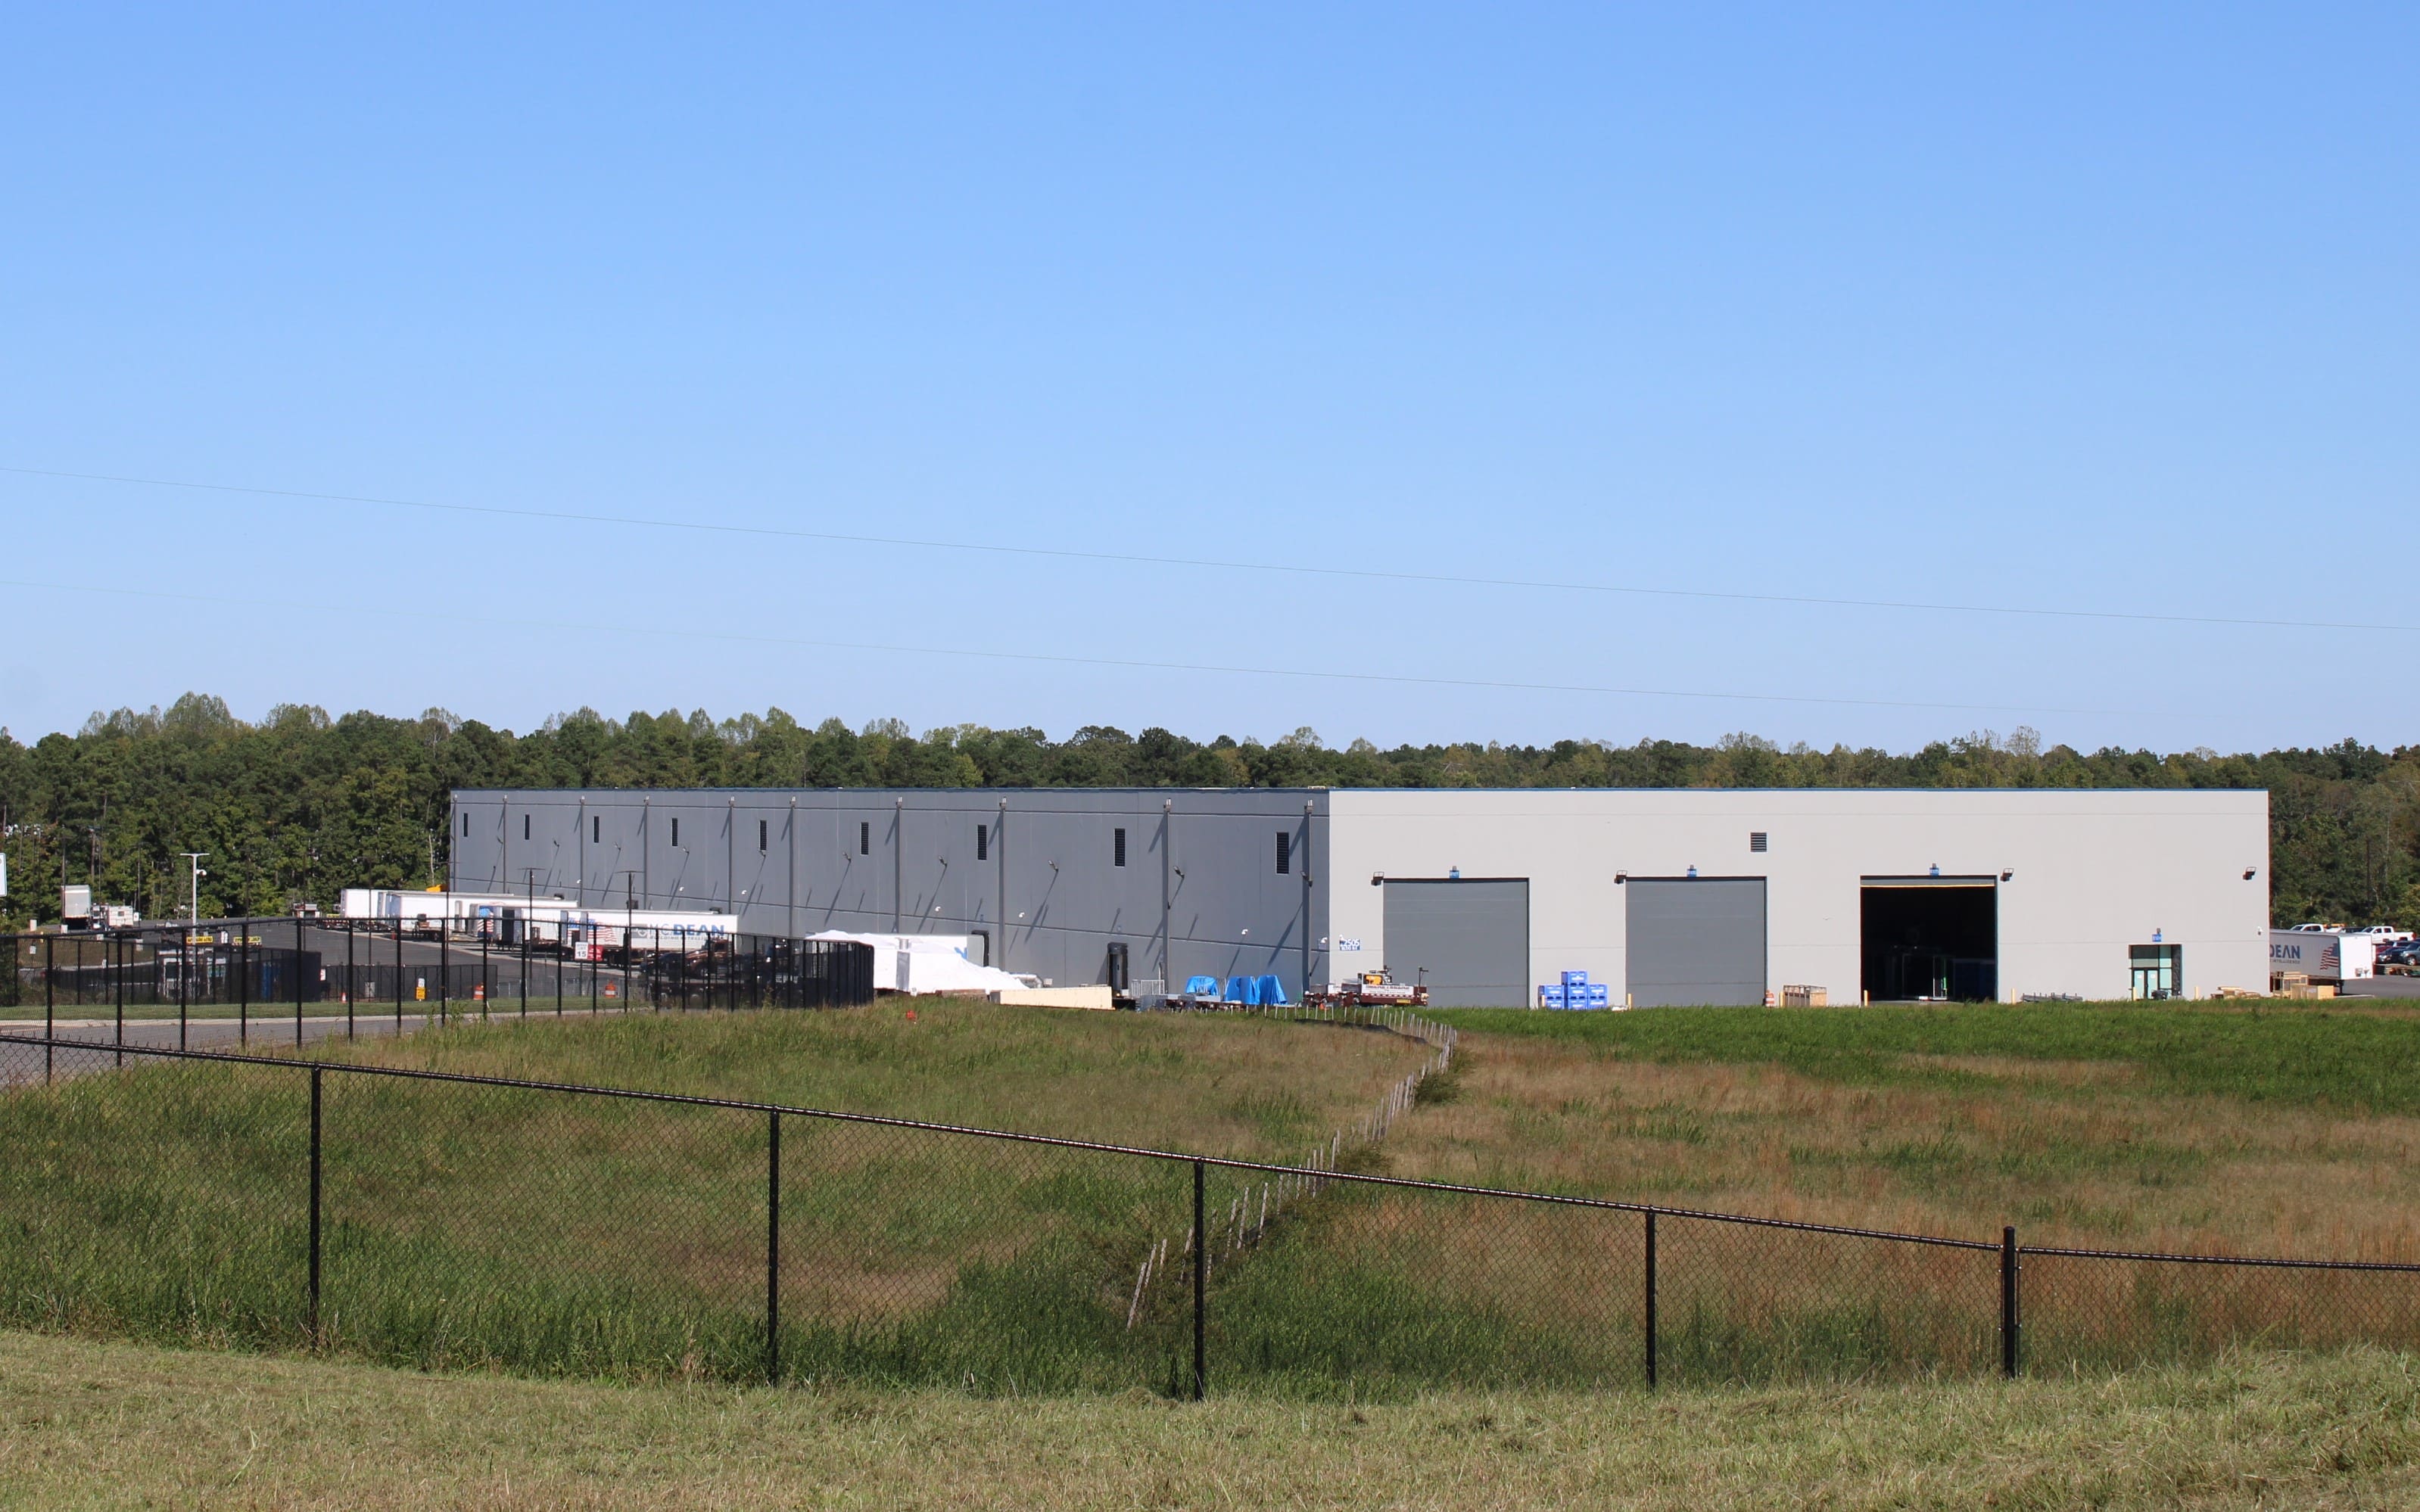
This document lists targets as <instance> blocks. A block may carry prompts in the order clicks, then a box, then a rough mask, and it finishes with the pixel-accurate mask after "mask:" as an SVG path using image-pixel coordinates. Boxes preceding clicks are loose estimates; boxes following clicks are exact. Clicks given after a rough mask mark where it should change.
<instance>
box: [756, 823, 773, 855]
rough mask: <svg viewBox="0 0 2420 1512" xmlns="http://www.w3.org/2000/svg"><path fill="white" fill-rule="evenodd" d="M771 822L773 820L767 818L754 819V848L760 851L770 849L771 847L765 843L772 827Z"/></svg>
mask: <svg viewBox="0 0 2420 1512" xmlns="http://www.w3.org/2000/svg"><path fill="white" fill-rule="evenodd" d="M772 823H773V822H772V821H771V820H769V819H759V820H757V821H756V848H757V849H758V850H760V851H764V850H770V849H771V848H772V847H771V846H770V845H769V844H768V843H767V841H768V838H769V837H770V836H771V834H772V829H771V827H770V826H771V825H772Z"/></svg>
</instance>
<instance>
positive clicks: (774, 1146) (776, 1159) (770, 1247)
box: [765, 1110, 782, 1386]
mask: <svg viewBox="0 0 2420 1512" xmlns="http://www.w3.org/2000/svg"><path fill="white" fill-rule="evenodd" d="M765 1120H766V1121H765V1380H766V1382H767V1384H768V1385H776V1386H778V1385H780V1384H781V1383H782V1115H781V1113H780V1112H779V1111H778V1110H776V1111H775V1112H772V1113H768V1114H767V1115H766V1116H765Z"/></svg>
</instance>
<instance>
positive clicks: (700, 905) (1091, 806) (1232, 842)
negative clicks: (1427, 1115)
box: [452, 788, 1326, 995]
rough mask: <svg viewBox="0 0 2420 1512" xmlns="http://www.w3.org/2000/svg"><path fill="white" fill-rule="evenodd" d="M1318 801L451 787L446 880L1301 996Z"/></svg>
mask: <svg viewBox="0 0 2420 1512" xmlns="http://www.w3.org/2000/svg"><path fill="white" fill-rule="evenodd" d="M1325 796H1326V795H1324V794H1312V793H1306V792H1303V791H1301V790H1265V791H1249V790H1248V791H1234V790H1224V789H1220V790H1189V789H1187V790H1173V791H1171V790H1170V789H1165V788H1019V789H1012V790H1000V789H990V790H978V789H939V790H932V789H919V790H907V791H887V790H886V791H874V790H865V789H842V790H831V789H801V790H799V791H796V792H791V791H787V790H777V789H761V788H746V789H696V790H651V791H644V792H643V791H636V790H623V789H609V790H597V789H591V790H586V791H562V790H530V789H516V790H501V791H500V790H492V789H491V790H465V791H461V792H458V793H457V794H456V795H454V821H453V822H454V841H453V844H454V850H453V856H454V859H453V868H452V879H453V886H454V887H457V888H460V889H463V890H480V891H495V892H524V891H526V892H528V893H531V894H533V895H535V897H536V898H538V899H540V900H544V899H549V898H553V897H556V896H561V897H563V898H564V899H566V900H567V901H570V902H574V903H586V904H589V905H591V906H614V905H620V904H623V903H626V902H629V901H633V900H635V902H636V904H637V906H639V907H643V908H649V907H652V908H685V909H688V908H693V909H696V910H699V911H700V912H706V911H712V912H719V913H724V914H737V916H739V928H740V929H741V930H742V931H743V932H746V933H759V934H779V935H786V936H789V937H792V938H797V937H801V936H804V935H808V934H813V933H816V932H818V931H822V930H830V929H843V930H852V931H862V932H873V933H910V934H914V933H923V934H966V935H970V936H972V937H973V939H974V942H975V943H974V947H973V949H972V950H971V951H970V954H973V955H974V956H976V957H977V958H978V959H985V958H987V962H988V964H992V965H997V966H1001V967H1002V968H1004V969H1006V970H1010V971H1016V972H1021V973H1030V974H1032V975H1035V976H1040V977H1046V978H1048V979H1050V980H1052V981H1054V982H1058V983H1061V984H1070V983H1078V982H1097V981H1109V980H1113V979H1114V977H1116V976H1117V975H1118V974H1119V973H1120V972H1121V971H1123V973H1124V974H1125V976H1126V977H1127V978H1128V979H1129V980H1144V979H1150V978H1161V979H1172V980H1173V981H1174V982H1175V983H1176V984H1177V985H1179V986H1181V985H1182V984H1183V982H1184V980H1185V979H1186V978H1187V977H1188V976H1194V975H1203V976H1215V977H1218V978H1219V979H1221V980H1225V979H1226V978H1229V977H1234V976H1244V975H1250V976H1261V975H1269V976H1275V977H1278V978H1280V980H1283V981H1284V982H1285V983H1286V989H1287V991H1288V992H1289V993H1291V994H1295V995H1299V994H1300V992H1301V990H1302V984H1303V982H1304V981H1306V980H1321V979H1319V977H1318V973H1321V972H1323V971H1325V970H1326V952H1325V949H1324V948H1323V945H1322V943H1321V942H1320V936H1322V935H1324V934H1325V933H1326V929H1325V926H1324V925H1320V924H1317V923H1316V922H1315V921H1314V919H1313V918H1312V915H1313V911H1314V909H1315V908H1316V907H1317V905H1318V902H1319V896H1318V888H1317V886H1316V882H1317V877H1318V874H1319V872H1320V864H1319V863H1320V855H1319V851H1320V845H1321V841H1322V837H1323V835H1324V831H1325V825H1324V824H1320V823H1315V822H1314V817H1315V814H1316V811H1317V810H1319V809H1320V808H1321V807H1322V806H1323V803H1322V800H1323V799H1324V798H1325ZM1113 947H1115V948H1118V952H1113V949H1112V948H1113ZM1119 953H1122V955H1123V961H1124V964H1123V966H1121V965H1120V964H1118V961H1119Z"/></svg>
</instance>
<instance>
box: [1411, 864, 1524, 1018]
mask: <svg viewBox="0 0 2420 1512" xmlns="http://www.w3.org/2000/svg"><path fill="white" fill-rule="evenodd" d="M1386 896H1387V955H1388V965H1389V966H1390V967H1392V969H1393V970H1394V972H1395V973H1396V975H1397V976H1399V977H1400V978H1402V980H1404V981H1416V982H1420V983H1422V984H1424V985H1426V986H1427V988H1428V990H1429V1001H1430V1002H1431V1003H1433V1004H1435V1006H1437V1007H1439V1008H1501V1007H1503V1006H1504V1005H1505V1004H1507V1003H1520V1002H1527V1001H1528V997H1529V988H1528V977H1529V880H1528V878H1527V877H1467V878H1452V879H1445V880H1439V879H1436V878H1424V879H1412V878H1404V879H1401V880H1390V881H1388V883H1387V884H1386Z"/></svg>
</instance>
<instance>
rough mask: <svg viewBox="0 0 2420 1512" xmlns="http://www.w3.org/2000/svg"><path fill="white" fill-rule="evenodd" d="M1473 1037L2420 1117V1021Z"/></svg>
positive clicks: (1629, 1015)
mask: <svg viewBox="0 0 2420 1512" xmlns="http://www.w3.org/2000/svg"><path fill="white" fill-rule="evenodd" d="M1435 1016H1436V1017H1437V1018H1440V1019H1442V1020H1444V1021H1446V1022H1448V1023H1450V1024H1454V1025H1457V1026H1461V1027H1463V1028H1466V1029H1474V1030H1479V1031H1482V1032H1484V1033H1489V1034H1502V1035H1519V1036H1523V1037H1534V1038H1540V1039H1545V1040H1551V1041H1562V1042H1567V1043H1572V1044H1576V1045H1582V1046H1586V1047H1588V1048H1589V1049H1590V1050H1594V1051H1598V1052H1600V1053H1602V1054H1605V1055H1608V1056H1626V1057H1635V1058H1638V1059H1644V1060H1654V1061H1662V1062H1666V1063H1673V1064H1677V1063H1683V1062H1707V1063H1728V1064H1760V1063H1762V1064H1772V1065H1776V1066H1781V1067H1785V1068H1787V1069H1789V1070H1791V1071H1793V1072H1800V1073H1801V1074H1804V1075H1807V1076H1814V1077H1821V1078H1823V1079H1825V1080H1830V1081H1836V1082H1858V1083H1863V1084H1869V1085H1877V1086H1883V1085H1891V1084H1912V1083H1918V1082H1931V1083H1934V1084H1943V1085H1955V1084H1957V1083H1958V1082H1959V1081H1960V1080H1961V1079H1962V1078H1967V1077H1971V1074H1972V1073H1969V1072H1959V1071H1957V1070H1954V1069H1942V1068H1928V1067H1924V1066H1922V1065H1918V1064H1914V1063H1911V1062H1910V1061H1909V1060H1908V1059H1907V1057H1915V1056H1939V1057H1981V1056H1991V1057H2002V1056H2005V1057H2021V1058H2027V1059H2035V1060H2091V1061H2117V1062H2122V1063H2126V1064H2129V1065H2133V1066H2138V1067H2140V1068H2142V1069H2143V1070H2144V1071H2145V1072H2148V1073H2149V1075H2150V1076H2152V1077H2154V1078H2155V1079H2156V1080H2157V1081H2158V1083H2159V1084H2160V1085H2161V1086H2162V1087H2163V1088H2165V1089H2167V1090H2170V1091H2173V1092H2180V1093H2208V1094H2214V1095H2218V1096H2224V1097H2230V1098H2236V1099H2240V1100H2242V1101H2243V1102H2245V1103H2286V1104H2290V1105H2295V1106H2316V1105H2325V1106H2330V1107H2337V1108H2343V1109H2346V1110H2349V1111H2356V1112H2362V1113H2369V1114H2409V1113H2415V1112H2420V1014H2414V1013H2409V1012H2399V1011H2381V1010H2347V1009H2341V1008H2337V1009H2330V1008H2320V1007H2317V1006H2307V1005H2302V1004H2297V1005H2295V1006H2293V1007H2290V1008H2288V1007H2280V1006H2266V1007H2246V1008H2237V1007H2231V1006H2226V1007H2222V1006H2219V1005H2215V1004H2181V1003H2179V1004H2160V1005H2156V1006H2154V1005H2149V1004H2143V1003H2023V1004H1996V1005H1994V1004H1987V1005H1965V1004H1954V1005H1943V1006H1940V1007H1902V1006H1891V1007H1881V1008H1824V1009H1798V1010H1792V1009H1762V1008H1692V1009H1641V1010H1634V1011H1629V1012H1622V1013H1610V1012H1605V1013H1553V1012H1533V1011H1526V1010H1521V1009H1484V1010H1463V1011H1444V1012H1440V1013H1438V1014H1436V1015H1435Z"/></svg>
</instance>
